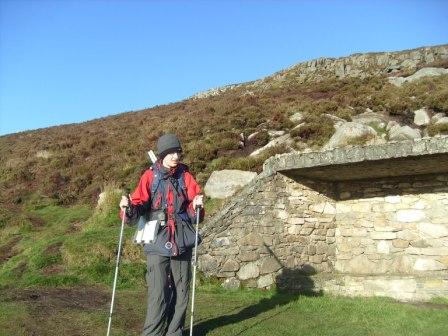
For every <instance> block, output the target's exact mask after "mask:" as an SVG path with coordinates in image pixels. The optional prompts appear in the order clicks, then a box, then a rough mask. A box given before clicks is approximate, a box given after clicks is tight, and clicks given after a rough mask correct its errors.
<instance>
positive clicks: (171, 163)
mask: <svg viewBox="0 0 448 336" xmlns="http://www.w3.org/2000/svg"><path fill="white" fill-rule="evenodd" d="M181 157H182V153H181V152H173V153H168V154H167V155H166V156H165V157H164V158H163V161H162V164H163V166H164V167H166V168H175V167H177V165H178V164H179V162H180V159H181Z"/></svg>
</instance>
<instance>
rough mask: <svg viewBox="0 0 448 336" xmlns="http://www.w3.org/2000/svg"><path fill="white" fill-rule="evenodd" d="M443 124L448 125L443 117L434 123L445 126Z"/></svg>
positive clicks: (447, 121)
mask: <svg viewBox="0 0 448 336" xmlns="http://www.w3.org/2000/svg"><path fill="white" fill-rule="evenodd" d="M445 124H448V117H443V118H440V119H439V120H437V121H436V125H445Z"/></svg>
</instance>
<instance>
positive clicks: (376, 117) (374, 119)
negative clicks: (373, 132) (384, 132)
mask: <svg viewBox="0 0 448 336" xmlns="http://www.w3.org/2000/svg"><path fill="white" fill-rule="evenodd" d="M352 121H353V122H357V123H358V124H364V125H369V124H377V125H380V124H384V125H386V123H387V122H388V119H387V116H385V115H384V114H380V113H375V112H372V110H370V111H366V112H364V113H361V114H358V115H355V116H353V117H352Z"/></svg>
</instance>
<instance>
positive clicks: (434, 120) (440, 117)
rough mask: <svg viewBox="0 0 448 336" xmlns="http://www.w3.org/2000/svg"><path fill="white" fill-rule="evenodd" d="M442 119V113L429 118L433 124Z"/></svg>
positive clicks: (443, 115)
mask: <svg viewBox="0 0 448 336" xmlns="http://www.w3.org/2000/svg"><path fill="white" fill-rule="evenodd" d="M444 117H445V113H442V112H439V113H436V114H434V115H433V116H432V117H431V123H433V124H435V123H436V122H437V121H439V120H440V119H442V118H444Z"/></svg>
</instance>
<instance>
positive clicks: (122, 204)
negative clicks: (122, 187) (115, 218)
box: [120, 196, 131, 211]
mask: <svg viewBox="0 0 448 336" xmlns="http://www.w3.org/2000/svg"><path fill="white" fill-rule="evenodd" d="M130 198H131V196H129V197H126V196H121V201H120V209H121V210H123V211H124V210H125V209H126V208H127V207H128V206H129V200H130Z"/></svg>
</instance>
